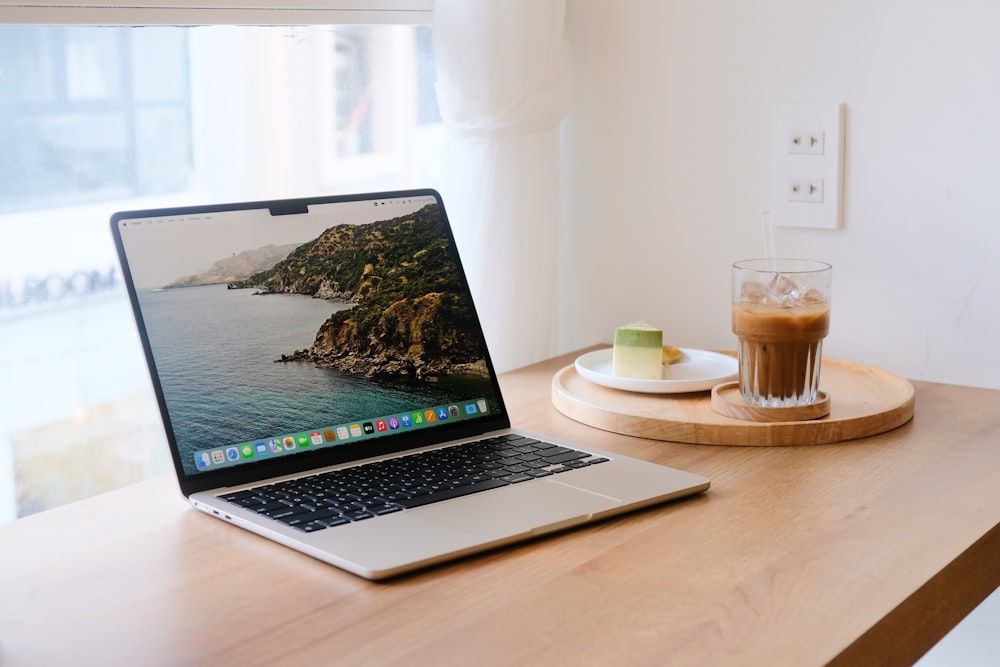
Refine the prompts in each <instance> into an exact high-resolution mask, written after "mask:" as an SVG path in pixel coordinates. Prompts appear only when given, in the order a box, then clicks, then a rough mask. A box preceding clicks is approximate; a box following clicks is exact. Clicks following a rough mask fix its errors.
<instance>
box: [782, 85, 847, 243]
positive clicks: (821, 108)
mask: <svg viewBox="0 0 1000 667" xmlns="http://www.w3.org/2000/svg"><path fill="white" fill-rule="evenodd" d="M844 145H845V144H844V105H843V104H842V103H839V102H780V103H778V104H775V106H774V128H773V132H772V141H771V151H772V154H773V168H774V172H773V174H772V179H771V181H772V183H773V186H772V196H773V205H772V208H771V210H772V212H773V217H772V222H773V224H775V225H779V226H782V227H804V228H808V229H837V228H839V227H840V226H841V217H842V209H843V182H844V177H843V175H844Z"/></svg>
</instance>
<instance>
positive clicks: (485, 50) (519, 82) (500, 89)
mask: <svg viewBox="0 0 1000 667" xmlns="http://www.w3.org/2000/svg"><path fill="white" fill-rule="evenodd" d="M565 13H566V3H565V0H436V2H435V5H434V59H435V62H436V63H437V96H438V103H439V106H440V109H441V116H442V118H443V120H444V122H445V125H446V126H447V128H448V131H449V137H448V142H447V148H446V151H445V160H444V168H443V172H444V182H443V183H442V185H441V192H442V196H443V197H444V201H445V208H446V209H447V211H448V215H449V218H450V219H451V222H452V226H453V227H454V230H455V236H456V242H457V244H458V248H459V252H460V253H461V255H462V261H463V264H464V266H465V270H466V273H467V275H468V277H469V282H470V285H471V287H472V293H473V298H474V299H475V302H476V307H477V309H478V311H479V315H480V318H481V319H482V322H483V328H484V330H485V332H486V337H487V341H488V343H489V346H490V352H491V354H492V357H493V362H494V364H495V365H496V367H497V370H499V371H501V372H502V371H505V370H509V369H511V368H516V367H519V366H523V365H525V364H528V363H532V362H534V361H538V360H540V359H544V358H546V357H549V356H551V355H552V354H554V353H555V352H556V341H557V337H556V334H557V331H556V326H557V314H558V299H559V295H558V289H557V286H558V276H559V273H558V256H559V229H560V215H561V213H560V206H559V184H560V178H559V124H560V121H561V120H562V119H563V117H564V116H565V115H566V113H567V112H568V111H569V108H570V104H571V102H572V77H571V73H570V60H569V49H568V45H567V43H566V40H565V36H564V19H565Z"/></svg>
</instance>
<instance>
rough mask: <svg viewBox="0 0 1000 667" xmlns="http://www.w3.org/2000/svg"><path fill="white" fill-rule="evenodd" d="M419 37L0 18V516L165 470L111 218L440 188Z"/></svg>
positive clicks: (423, 40)
mask: <svg viewBox="0 0 1000 667" xmlns="http://www.w3.org/2000/svg"><path fill="white" fill-rule="evenodd" d="M2 8H3V4H2V2H0V9H2ZM0 16H2V13H0ZM430 46H431V39H430V29H429V28H428V27H427V26H419V25H388V24H384V25H371V24H341V25H333V26H318V25H309V26H270V27H256V26H245V27H237V26H227V25H214V26H213V25H205V26H199V27H176V26H159V27H96V26H95V27H85V26H39V25H3V26H0V82H2V85H0V154H2V156H0V157H2V159H0V377H3V378H4V381H3V382H2V383H0V521H2V520H8V519H11V518H14V517H16V516H23V515H25V514H28V513H32V512H35V511H40V510H42V509H46V508H48V507H52V506H54V505H58V504H61V503H63V502H68V501H70V500H73V499H75V498H77V497H82V496H86V495H90V494H93V493H97V492H100V491H103V490H106V489H110V488H114V487H116V486H120V485H122V484H126V483H129V482H131V481H136V480H139V479H142V478H145V477H147V476H150V475H153V474H158V473H161V472H166V471H167V470H168V469H169V460H168V457H167V454H166V447H165V444H164V442H163V436H162V433H161V430H160V429H161V427H160V423H159V416H158V414H157V412H156V409H155V404H154V400H153V397H152V392H151V390H150V387H149V383H148V378H147V375H146V370H145V366H144V364H143V362H142V357H141V351H140V348H139V343H138V338H137V336H136V334H135V330H134V326H133V324H132V321H131V315H130V312H129V309H128V304H127V301H126V299H125V294H124V290H123V288H122V286H121V283H120V280H119V276H118V269H117V261H116V260H115V257H114V252H113V248H112V246H111V242H110V237H109V235H108V233H107V224H108V218H109V217H110V215H111V214H112V213H113V212H115V211H117V210H122V209H133V208H149V207H157V206H165V205H174V204H186V203H195V202H199V203H200V202H214V201H236V200H244V199H271V198H278V197H289V196H301V195H311V194H331V193H337V192H348V191H365V190H383V189H392V188H398V187H400V188H401V187H417V186H434V185H435V184H436V180H437V159H438V157H439V154H440V151H439V147H440V145H441V142H442V138H441V129H440V122H439V119H438V114H437V108H436V105H435V103H434V100H435V96H434V90H433V55H432V53H431V49H430Z"/></svg>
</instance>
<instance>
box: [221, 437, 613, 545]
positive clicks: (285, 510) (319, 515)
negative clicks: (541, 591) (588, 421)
mask: <svg viewBox="0 0 1000 667" xmlns="http://www.w3.org/2000/svg"><path fill="white" fill-rule="evenodd" d="M607 460H608V459H606V458H603V457H597V456H593V455H591V454H588V453H587V452H581V451H578V450H575V449H570V448H568V447H563V446H561V445H555V444H552V443H550V442H545V441H542V440H535V439H534V438H526V437H524V436H520V435H513V434H512V435H503V436H497V437H493V438H485V439H483V440H477V441H475V442H469V443H464V444H462V445H456V446H454V447H447V448H444V449H437V450H433V451H429V452H421V453H418V454H410V455H408V456H402V457H400V458H395V459H388V460H385V461H378V462H376V463H368V464H365V465H361V466H356V467H353V468H344V469H341V470H334V471H331V472H325V473H320V474H317V475H311V476H309V477H302V478H299V479H294V480H289V481H287V482H279V483H277V484H268V485H265V486H260V487H257V488H254V489H248V490H245V491H236V492H234V493H225V494H222V495H220V496H219V497H220V498H222V499H223V500H226V501H228V502H230V503H233V504H234V505H238V506H240V507H243V508H245V509H248V510H251V511H254V512H257V513H259V514H262V515H264V516H268V517H271V518H272V519H275V520H277V521H280V522H282V523H284V524H287V525H289V526H293V527H295V528H297V529H299V530H302V531H305V532H313V531H316V530H323V529H324V528H331V527H334V526H341V525H344V524H347V523H350V522H352V521H362V520H364V519H371V518H373V517H376V516H380V515H383V514H391V513H393V512H399V511H401V510H404V509H412V508H414V507H420V506H421V505H428V504H430V503H435V502H439V501H442V500H449V499H451V498H458V497H459V496H465V495H469V494H472V493H479V492H480V491H488V490H490V489H497V488H500V487H503V486H507V485H509V484H518V483H520V482H526V481H528V480H531V479H536V478H538V477H546V476H549V475H557V474H559V473H562V472H567V471H569V470H575V469H578V468H583V467H585V466H589V465H595V464H598V463H604V462H606V461H607Z"/></svg>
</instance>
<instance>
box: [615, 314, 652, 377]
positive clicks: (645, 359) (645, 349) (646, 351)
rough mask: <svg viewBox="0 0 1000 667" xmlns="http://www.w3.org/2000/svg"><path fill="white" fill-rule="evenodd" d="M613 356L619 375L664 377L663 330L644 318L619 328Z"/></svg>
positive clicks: (616, 332)
mask: <svg viewBox="0 0 1000 667" xmlns="http://www.w3.org/2000/svg"><path fill="white" fill-rule="evenodd" d="M611 358H612V362H611V372H612V373H613V374H614V375H616V376H618V377H627V378H638V379H643V380H661V379H663V331H662V330H661V329H657V328H656V327H654V326H651V325H650V324H649V323H647V322H644V321H642V320H639V321H637V322H629V323H628V324H625V325H622V326H620V327H618V328H617V329H615V346H614V350H613V351H612V356H611Z"/></svg>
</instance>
